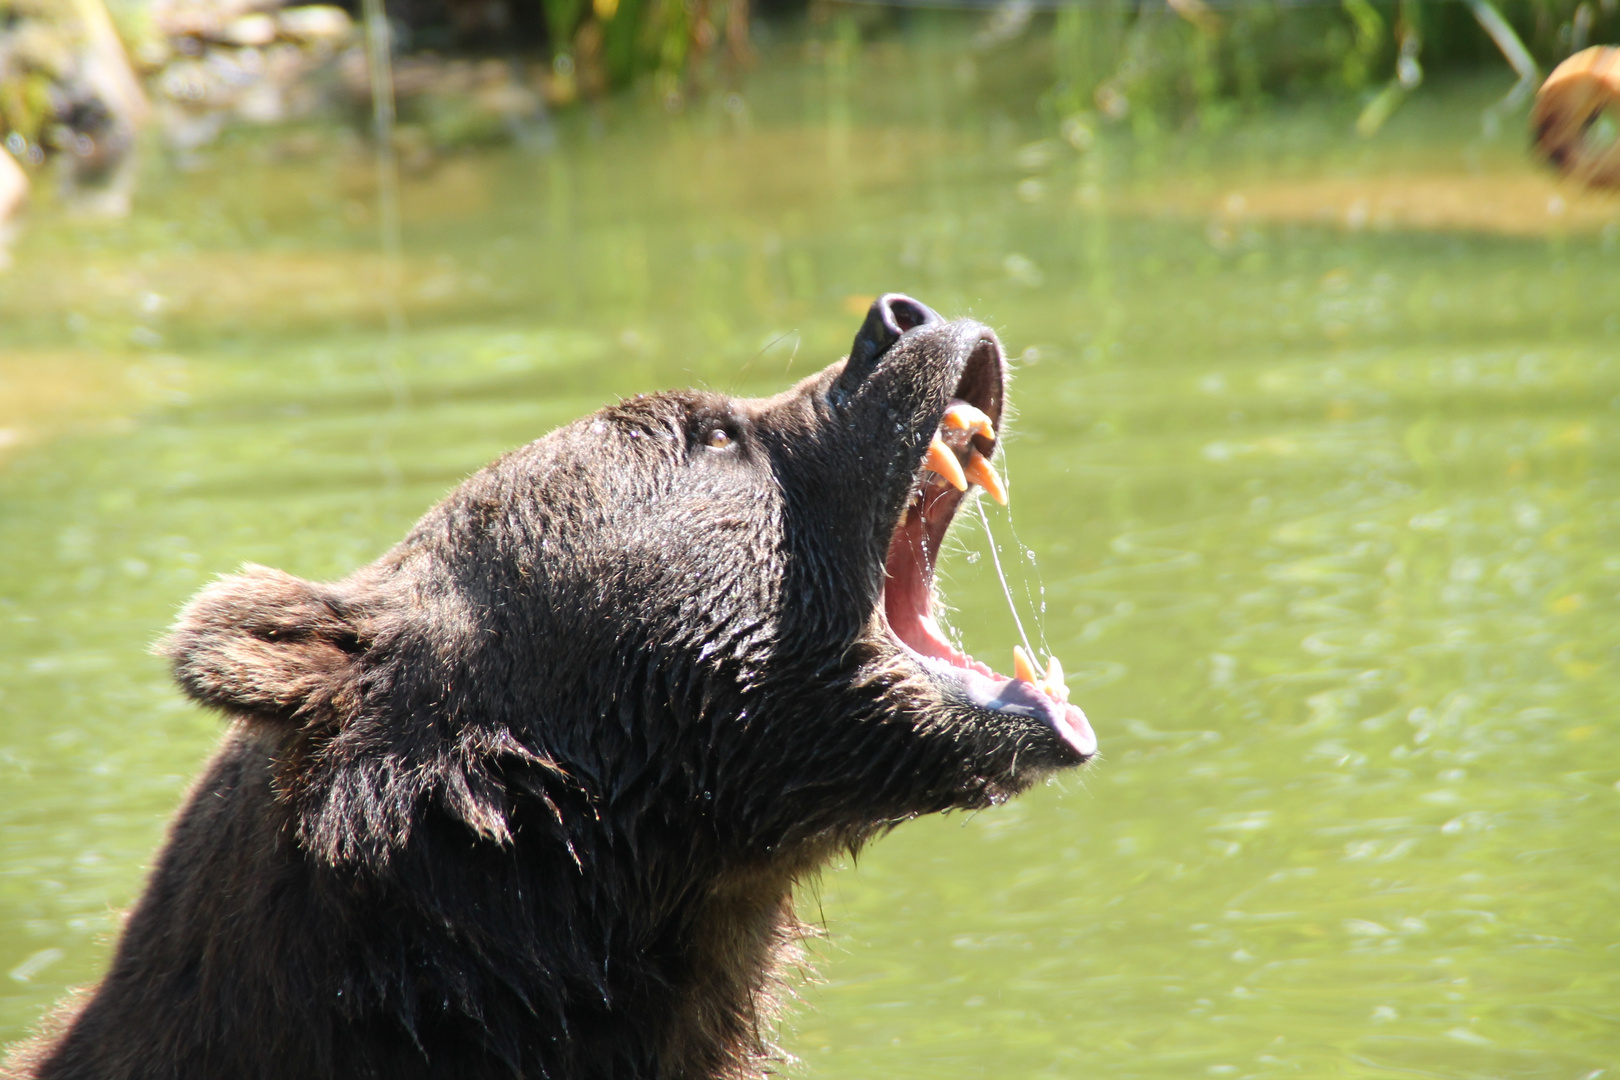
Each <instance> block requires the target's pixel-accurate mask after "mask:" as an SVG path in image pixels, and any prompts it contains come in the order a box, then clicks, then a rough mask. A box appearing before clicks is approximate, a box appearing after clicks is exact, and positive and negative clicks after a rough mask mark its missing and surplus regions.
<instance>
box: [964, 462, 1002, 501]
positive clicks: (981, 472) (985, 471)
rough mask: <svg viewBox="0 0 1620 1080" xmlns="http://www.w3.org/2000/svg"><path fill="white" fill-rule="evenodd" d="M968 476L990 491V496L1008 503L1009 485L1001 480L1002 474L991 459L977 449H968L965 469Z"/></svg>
mask: <svg viewBox="0 0 1620 1080" xmlns="http://www.w3.org/2000/svg"><path fill="white" fill-rule="evenodd" d="M964 474H965V475H966V476H967V478H968V479H969V480H971V481H973V482H974V483H975V484H978V485H979V486H980V487H982V488H984V490H985V491H987V492H989V494H990V497H991V498H992V499H994V500H996V502H998V503H1000V504H1001V505H1002V506H1006V505H1007V485H1006V484H1004V483H1002V482H1001V475H1000V474H999V473H997V472H996V469H995V466H993V465H991V464H990V459H989V458H987V457H985V456H984V455H983V454H981V453H979V452H978V451H977V450H969V451H968V463H967V468H966V469H965V470H964Z"/></svg>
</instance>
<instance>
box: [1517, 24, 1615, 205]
mask: <svg viewBox="0 0 1620 1080" xmlns="http://www.w3.org/2000/svg"><path fill="white" fill-rule="evenodd" d="M1530 123H1531V130H1532V131H1533V132H1534V133H1535V140H1536V149H1537V150H1538V151H1540V153H1541V155H1542V156H1543V157H1545V158H1546V159H1547V160H1548V161H1550V162H1552V163H1553V164H1554V165H1556V166H1557V167H1558V169H1559V170H1560V171H1561V172H1563V173H1564V174H1565V175H1567V176H1570V177H1573V178H1574V179H1576V180H1579V181H1580V182H1581V183H1583V184H1585V185H1587V186H1588V187H1604V188H1620V49H1616V48H1612V47H1609V46H1606V45H1595V46H1593V47H1592V48H1590V49H1583V50H1582V51H1580V52H1578V53H1576V54H1575V55H1574V56H1572V57H1570V58H1569V59H1568V60H1565V61H1564V62H1563V63H1562V64H1559V65H1558V66H1557V67H1556V68H1554V69H1553V73H1552V74H1551V75H1549V76H1547V81H1546V82H1544V83H1542V84H1541V89H1540V90H1538V91H1537V92H1536V106H1535V109H1534V111H1533V112H1532V113H1531V114H1530Z"/></svg>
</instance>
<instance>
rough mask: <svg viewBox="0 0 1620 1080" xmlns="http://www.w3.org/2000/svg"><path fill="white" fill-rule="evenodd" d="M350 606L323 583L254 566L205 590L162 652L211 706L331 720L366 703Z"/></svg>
mask: <svg viewBox="0 0 1620 1080" xmlns="http://www.w3.org/2000/svg"><path fill="white" fill-rule="evenodd" d="M345 608H346V605H343V604H342V603H341V602H340V601H338V600H337V598H336V597H335V596H334V595H333V593H332V591H331V590H330V589H329V588H327V587H325V586H321V585H316V584H315V583H313V582H309V581H305V580H303V579H302V578H296V577H293V576H292V575H291V574H284V573H282V572H281V571H279V570H271V569H270V568H268V567H264V566H253V565H251V564H249V565H247V566H244V567H243V568H242V573H240V574H235V575H231V576H227V577H223V578H220V580H218V581H216V582H214V583H213V584H212V585H210V586H208V587H207V588H205V589H204V590H203V591H202V592H200V593H198V594H197V595H196V597H194V598H193V599H192V601H191V603H189V604H187V605H186V606H185V609H184V610H182V611H181V612H180V617H179V619H177V620H176V621H175V625H174V629H173V630H172V631H170V633H169V636H168V637H167V638H165V639H164V640H163V641H162V642H161V643H159V645H158V647H157V652H158V653H159V654H160V655H162V656H166V657H168V659H169V662H170V663H171V664H173V666H174V677H175V679H176V680H177V681H178V682H179V683H180V685H181V687H182V688H184V689H185V691H186V693H188V694H190V695H191V696H192V697H194V698H196V699H197V700H198V701H200V702H202V703H203V704H204V705H211V706H213V707H214V708H217V709H223V710H225V711H226V712H231V713H237V714H243V715H247V716H252V717H256V718H258V719H262V720H270V721H278V722H285V723H299V724H308V723H311V722H314V723H321V722H323V721H324V722H332V721H334V720H336V719H337V718H338V717H339V716H340V715H341V714H342V713H343V712H344V711H345V709H346V708H347V707H348V706H351V705H353V704H356V703H357V702H358V693H357V688H356V675H357V673H358V660H359V657H360V654H361V653H362V652H363V651H364V645H363V644H362V642H361V639H360V634H359V632H358V630H357V627H356V625H355V623H354V621H353V619H352V617H351V615H350V613H349V612H348V611H347V610H346V609H345Z"/></svg>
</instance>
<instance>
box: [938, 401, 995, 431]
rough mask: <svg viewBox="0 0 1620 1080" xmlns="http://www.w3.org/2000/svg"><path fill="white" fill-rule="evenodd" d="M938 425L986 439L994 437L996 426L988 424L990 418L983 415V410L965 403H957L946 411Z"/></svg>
mask: <svg viewBox="0 0 1620 1080" xmlns="http://www.w3.org/2000/svg"><path fill="white" fill-rule="evenodd" d="M940 423H941V424H943V425H944V426H945V427H948V428H955V429H957V430H958V431H971V432H973V433H974V434H975V435H983V436H984V437H985V438H987V439H993V438H995V437H996V425H994V424H992V423H991V422H990V417H988V416H987V415H985V412H984V410H983V409H980V408H977V407H976V406H973V405H969V404H968V403H967V402H965V401H958V402H956V403H955V404H954V405H952V406H951V407H950V408H948V409H946V410H945V417H944V419H943V420H941V421H940Z"/></svg>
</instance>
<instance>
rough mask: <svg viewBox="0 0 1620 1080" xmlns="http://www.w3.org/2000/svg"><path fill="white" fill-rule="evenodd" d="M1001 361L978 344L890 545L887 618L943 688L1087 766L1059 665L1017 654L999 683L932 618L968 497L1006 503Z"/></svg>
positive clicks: (1087, 742)
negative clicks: (942, 561) (950, 542)
mask: <svg viewBox="0 0 1620 1080" xmlns="http://www.w3.org/2000/svg"><path fill="white" fill-rule="evenodd" d="M1004 363H1005V361H1004V359H1003V357H1002V355H1001V346H1000V344H999V343H997V341H996V340H995V338H994V337H992V336H990V335H988V334H986V335H985V336H983V337H982V338H980V339H979V340H978V341H977V342H976V343H975V344H974V345H973V347H972V351H971V352H970V354H969V356H968V359H967V362H966V364H965V365H964V366H963V371H962V377H961V379H960V380H959V381H958V383H957V386H956V390H955V392H954V393H953V394H952V398H951V401H950V402H949V404H948V405H947V406H946V408H945V410H944V413H943V415H942V417H941V419H940V422H939V428H938V430H937V431H936V433H935V435H934V438H933V441H932V442H931V443H930V445H929V447H928V451H927V453H926V455H925V456H924V458H923V461H922V463H921V464H920V466H919V468H918V473H917V477H916V479H915V481H914V484H913V491H912V497H911V500H910V501H909V502H908V503H907V505H906V509H905V511H904V513H902V514H901V517H900V522H899V524H898V525H897V526H896V527H895V530H894V535H893V537H892V538H891V539H890V541H889V554H888V558H887V560H886V562H885V565H884V585H883V596H882V610H883V613H884V616H885V618H886V619H887V621H888V626H889V630H890V632H891V634H892V635H893V636H894V638H895V639H896V640H897V641H898V642H899V643H900V644H901V645H902V646H903V647H904V648H905V649H906V651H908V652H909V653H911V655H912V656H913V658H915V659H916V660H917V662H918V663H919V664H921V665H922V667H923V668H924V669H925V670H927V671H928V672H929V673H931V674H932V675H933V676H934V677H935V678H936V679H937V680H939V681H940V682H942V683H944V684H946V685H947V686H948V687H954V688H955V689H956V690H957V691H958V692H959V693H960V694H961V695H962V696H963V697H965V698H966V699H967V700H968V701H970V702H971V703H972V704H974V705H976V706H978V707H979V708H981V709H985V710H987V711H989V712H993V713H999V714H1002V715H1008V716H1022V717H1026V718H1029V719H1033V720H1038V721H1040V722H1042V723H1044V724H1046V725H1047V726H1048V727H1050V728H1051V729H1052V731H1053V732H1055V733H1056V734H1057V735H1058V737H1059V738H1060V739H1062V740H1063V743H1064V745H1066V746H1067V747H1068V748H1069V749H1070V750H1071V751H1073V752H1074V753H1075V754H1076V755H1078V756H1079V757H1080V758H1081V759H1082V760H1083V759H1085V758H1088V757H1090V756H1092V755H1093V754H1095V753H1096V752H1097V739H1096V736H1095V735H1093V734H1092V731H1091V725H1090V724H1089V723H1088V722H1087V721H1086V714H1085V713H1084V712H1082V711H1081V710H1080V708H1079V707H1078V706H1076V705H1073V704H1070V702H1069V690H1068V687H1067V685H1065V683H1064V677H1063V668H1062V666H1061V665H1060V664H1059V663H1058V661H1057V657H1055V656H1054V657H1050V658H1049V660H1048V664H1047V669H1046V671H1045V672H1044V673H1041V672H1039V671H1038V670H1037V669H1036V667H1035V663H1034V660H1033V658H1032V657H1030V656H1029V655H1028V654H1027V653H1026V652H1025V651H1024V650H1023V648H1022V647H1019V646H1014V648H1013V668H1014V677H1012V678H1008V677H1007V676H1005V675H998V674H996V672H994V671H993V670H991V669H990V667H989V666H988V665H986V664H983V663H981V662H979V661H978V660H975V659H974V658H973V657H971V656H969V655H968V654H967V653H965V652H962V651H961V650H960V649H958V648H956V647H955V646H954V645H952V644H951V643H950V641H949V640H948V639H947V638H946V636H945V634H944V632H943V631H942V630H941V629H940V626H939V623H938V622H937V621H936V620H935V618H934V615H933V610H934V591H935V589H934V568H935V565H936V563H937V562H938V559H939V552H940V545H941V544H942V543H943V542H944V540H945V535H946V533H947V532H948V531H949V530H950V527H951V521H952V519H954V518H955V517H956V512H957V510H958V509H959V508H960V507H961V505H962V503H963V501H964V500H965V499H966V498H967V495H968V493H969V491H970V489H971V488H973V487H980V488H982V489H984V491H985V492H986V493H987V494H989V495H990V497H991V498H993V499H995V500H996V501H997V502H999V503H1002V504H1003V505H1005V504H1006V502H1007V491H1006V486H1005V484H1004V483H1003V482H1002V480H1001V477H1000V476H999V475H998V474H997V473H996V470H995V468H994V466H992V465H991V463H990V462H991V459H992V458H993V457H994V456H995V453H996V449H997V445H998V442H999V434H998V427H999V425H1000V422H1001V410H1002V379H1003V376H1002V372H1003V368H1004Z"/></svg>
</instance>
